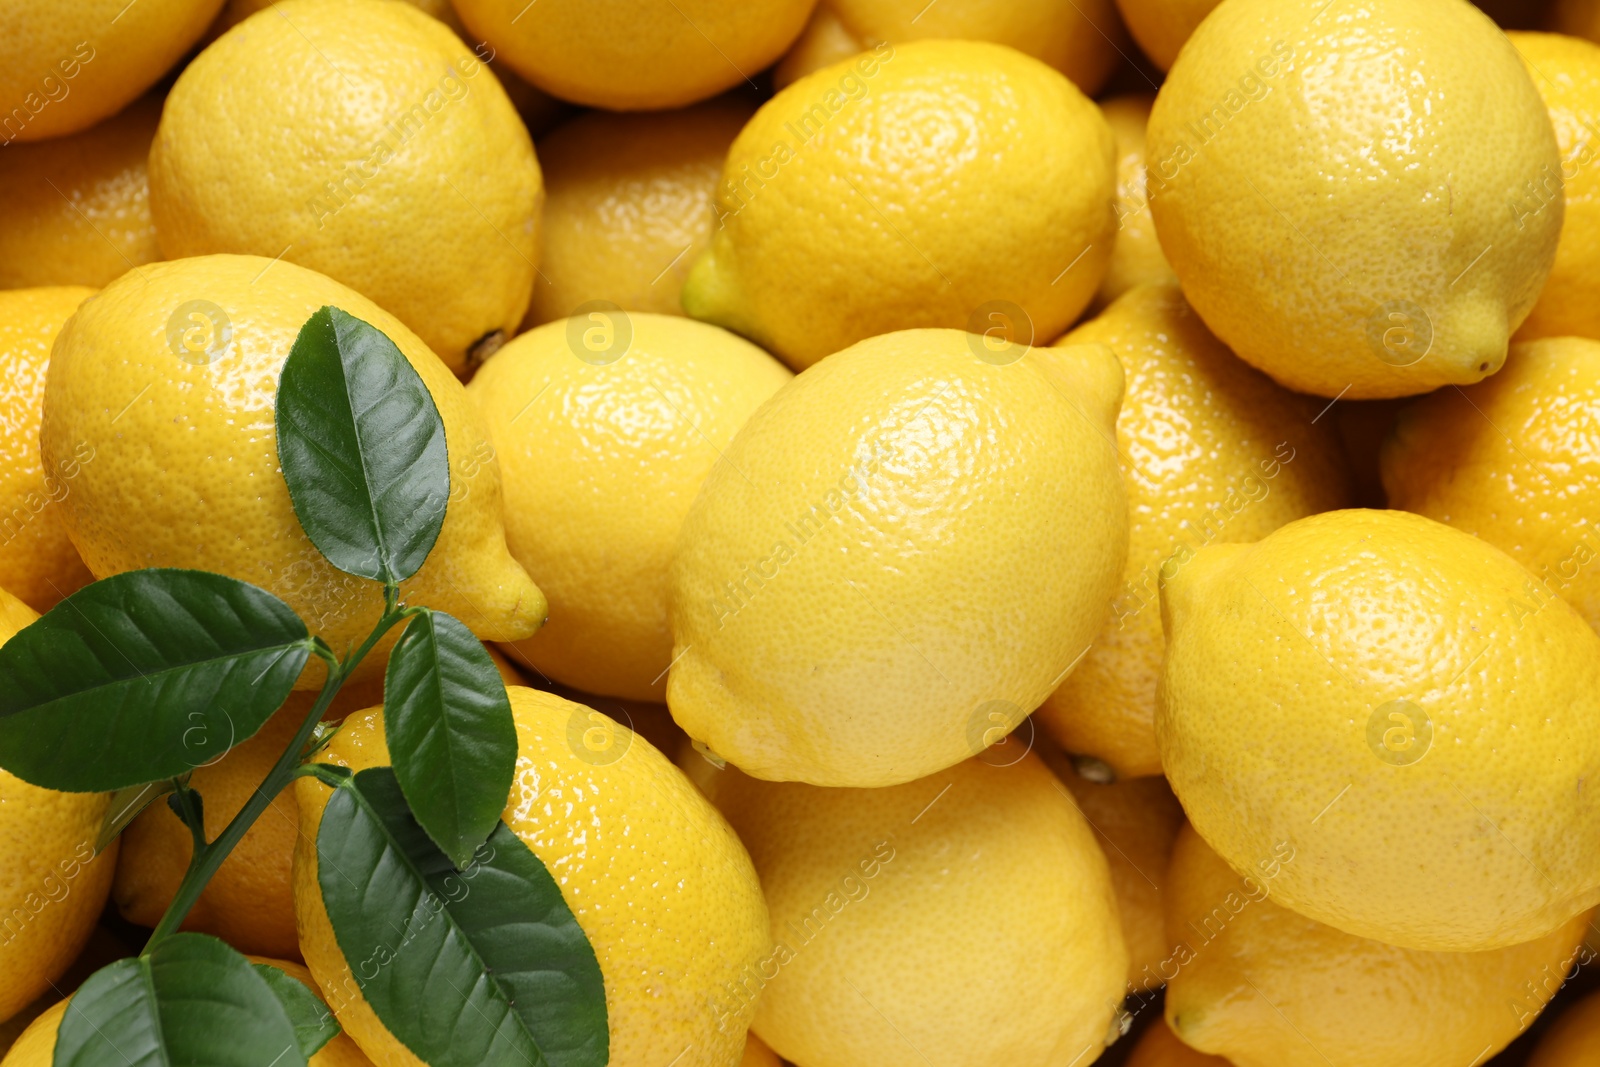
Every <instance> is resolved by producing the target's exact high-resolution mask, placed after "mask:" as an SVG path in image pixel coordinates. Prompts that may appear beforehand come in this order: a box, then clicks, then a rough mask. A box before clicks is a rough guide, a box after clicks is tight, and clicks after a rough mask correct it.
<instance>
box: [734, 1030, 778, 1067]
mask: <svg viewBox="0 0 1600 1067" xmlns="http://www.w3.org/2000/svg"><path fill="white" fill-rule="evenodd" d="M782 1064H783V1061H782V1060H780V1059H779V1058H778V1054H777V1053H776V1052H774V1051H772V1050H771V1049H770V1048H768V1047H767V1043H766V1042H765V1041H763V1040H761V1039H760V1038H759V1037H757V1036H756V1035H755V1034H750V1035H749V1036H747V1037H746V1038H745V1042H744V1059H742V1060H740V1061H739V1067H782Z"/></svg>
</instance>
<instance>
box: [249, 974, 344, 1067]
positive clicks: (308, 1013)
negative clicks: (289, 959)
mask: <svg viewBox="0 0 1600 1067" xmlns="http://www.w3.org/2000/svg"><path fill="white" fill-rule="evenodd" d="M251 966H253V967H255V969H256V973H257V974H259V975H261V977H262V978H265V979H266V980H267V985H268V986H269V987H271V989H272V994H273V996H275V997H277V998H278V1002H279V1003H280V1004H282V1005H283V1011H284V1014H286V1015H288V1016H289V1023H290V1025H292V1026H293V1027H294V1035H295V1039H296V1041H297V1042H298V1043H299V1045H300V1055H302V1056H304V1057H305V1058H306V1059H308V1060H309V1059H310V1058H311V1057H312V1056H314V1055H316V1053H317V1050H318V1049H320V1048H322V1046H323V1045H326V1044H327V1043H328V1042H330V1041H332V1040H333V1039H334V1038H336V1037H338V1036H339V1020H337V1019H335V1018H334V1017H333V1011H332V1010H331V1009H330V1008H329V1007H328V1006H327V1005H326V1004H324V1003H323V1002H322V998H321V997H319V996H317V995H316V994H315V993H313V992H312V991H311V990H310V989H309V988H307V986H306V984H305V983H304V982H302V981H300V979H298V978H296V977H294V976H293V975H291V974H288V973H286V972H285V971H282V970H280V969H278V968H277V967H274V966H273V965H272V964H270V963H256V964H252V965H251Z"/></svg>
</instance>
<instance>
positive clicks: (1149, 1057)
mask: <svg viewBox="0 0 1600 1067" xmlns="http://www.w3.org/2000/svg"><path fill="white" fill-rule="evenodd" d="M1125 1067H1232V1065H1231V1064H1230V1063H1228V1061H1227V1060H1225V1059H1223V1058H1222V1057H1221V1056H1209V1055H1207V1054H1206V1053H1204V1052H1196V1051H1195V1050H1194V1049H1192V1048H1190V1047H1189V1046H1188V1045H1185V1044H1184V1043H1183V1042H1182V1041H1180V1040H1178V1035H1176V1034H1174V1033H1173V1032H1172V1027H1170V1026H1168V1025H1167V1022H1166V1020H1165V1019H1157V1020H1155V1021H1154V1022H1152V1023H1151V1024H1150V1025H1149V1026H1147V1027H1145V1031H1144V1035H1143V1036H1142V1037H1140V1038H1139V1043H1138V1044H1137V1045H1135V1046H1133V1051H1132V1052H1130V1053H1129V1054H1128V1062H1127V1064H1126V1065H1125Z"/></svg>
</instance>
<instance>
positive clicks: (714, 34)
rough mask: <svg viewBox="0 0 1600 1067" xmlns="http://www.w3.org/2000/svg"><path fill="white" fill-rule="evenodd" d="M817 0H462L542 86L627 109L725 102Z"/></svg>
mask: <svg viewBox="0 0 1600 1067" xmlns="http://www.w3.org/2000/svg"><path fill="white" fill-rule="evenodd" d="M814 2H815V0H760V2H758V3H752V2H750V0H643V2H641V0H542V2H541V3H539V4H538V5H537V6H535V5H533V4H529V3H527V2H526V0H456V3H455V8H456V12H457V13H458V14H459V15H460V16H461V21H462V22H464V23H466V26H467V29H468V30H470V31H471V32H472V34H474V35H476V36H477V37H481V38H483V39H484V40H486V41H488V43H489V44H491V45H493V46H494V48H495V49H497V50H498V51H499V52H500V54H501V55H502V56H503V57H504V59H505V62H506V63H507V64H508V65H509V66H510V67H511V68H512V69H513V70H515V71H516V72H517V73H518V74H520V75H522V76H523V77H524V78H526V79H528V80H529V81H530V82H532V83H533V84H534V85H537V86H538V87H539V88H541V89H543V90H545V91H546V92H548V93H551V94H552V95H554V96H558V97H560V98H561V99H563V100H571V101H573V102H574V103H578V104H589V105H591V106H594V107H605V108H611V109H613V110H618V111H634V110H652V109H657V108H669V107H682V106H683V105H685V104H692V103H694V102H695V101H697V100H704V99H705V98H707V97H709V96H715V95H716V94H717V93H720V92H722V90H724V89H728V88H731V87H733V86H735V85H738V84H740V83H741V82H749V81H750V76H751V75H754V74H755V73H757V72H758V71H760V70H761V69H762V68H764V67H766V66H768V65H769V64H771V63H772V62H773V61H774V60H775V59H777V58H778V57H779V56H780V55H782V54H783V50H784V49H785V48H787V47H788V46H789V43H790V42H791V41H793V40H794V39H795V37H796V35H798V34H799V32H800V29H801V27H802V26H804V25H805V21H806V16H807V15H809V14H810V13H811V6H812V4H813V3H814Z"/></svg>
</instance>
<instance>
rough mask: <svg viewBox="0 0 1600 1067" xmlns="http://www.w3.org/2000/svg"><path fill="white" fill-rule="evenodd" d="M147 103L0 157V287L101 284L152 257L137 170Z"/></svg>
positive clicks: (146, 193) (149, 123)
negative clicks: (0, 204) (2, 205)
mask: <svg viewBox="0 0 1600 1067" xmlns="http://www.w3.org/2000/svg"><path fill="white" fill-rule="evenodd" d="M160 119H161V100H160V98H159V97H156V96H147V97H144V98H143V99H141V100H139V101H137V102H136V103H133V104H131V105H129V106H128V107H127V108H125V109H124V110H122V111H121V112H119V113H118V114H116V115H114V116H112V117H111V118H108V119H106V120H105V121H104V122H102V123H100V124H99V125H97V126H93V127H90V128H89V129H87V130H84V131H83V132H82V133H77V134H73V135H70V136H67V137H60V138H57V139H55V140H50V141H44V142H41V143H39V144H14V145H11V146H9V147H7V148H6V150H5V151H3V152H0V201H3V202H4V203H5V205H6V210H5V213H4V214H3V215H0V288H5V289H26V288H30V287H33V286H44V285H87V286H91V287H93V288H99V287H100V286H102V285H107V284H110V283H111V282H113V281H115V280H116V279H117V278H118V277H120V276H121V275H123V274H124V273H126V272H127V271H130V270H132V269H133V268H135V267H137V266H140V265H142V264H145V263H149V262H150V261H152V260H155V259H159V258H160V253H159V252H158V251H157V250H156V231H155V227H154V225H152V224H151V222H150V183H149V180H148V178H147V176H146V171H145V164H146V161H147V160H148V159H149V157H150V142H151V140H152V139H153V138H154V137H155V134H156V123H157V122H158V121H160Z"/></svg>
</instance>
